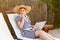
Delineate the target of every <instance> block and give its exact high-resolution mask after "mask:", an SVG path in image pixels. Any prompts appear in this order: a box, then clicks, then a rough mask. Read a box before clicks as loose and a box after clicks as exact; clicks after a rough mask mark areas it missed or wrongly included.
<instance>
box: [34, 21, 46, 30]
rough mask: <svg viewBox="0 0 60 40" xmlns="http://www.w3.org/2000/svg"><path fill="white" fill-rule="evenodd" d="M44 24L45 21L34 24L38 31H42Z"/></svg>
mask: <svg viewBox="0 0 60 40" xmlns="http://www.w3.org/2000/svg"><path fill="white" fill-rule="evenodd" d="M45 24H46V21H42V22H37V23H36V24H35V27H38V28H39V29H42V28H43V27H44V25H45Z"/></svg>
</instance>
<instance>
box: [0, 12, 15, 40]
mask: <svg viewBox="0 0 60 40" xmlns="http://www.w3.org/2000/svg"><path fill="white" fill-rule="evenodd" d="M0 40H14V39H13V37H12V35H11V34H10V32H9V29H8V27H7V24H6V22H5V20H4V18H3V15H2V13H0Z"/></svg>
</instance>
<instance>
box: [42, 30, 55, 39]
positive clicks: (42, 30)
mask: <svg viewBox="0 0 60 40" xmlns="http://www.w3.org/2000/svg"><path fill="white" fill-rule="evenodd" d="M41 31H42V32H43V33H45V34H46V35H47V36H48V37H50V38H51V39H54V37H53V36H51V35H50V34H48V33H46V32H45V31H43V30H41Z"/></svg>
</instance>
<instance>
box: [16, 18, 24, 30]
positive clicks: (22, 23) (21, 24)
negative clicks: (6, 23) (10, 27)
mask: <svg viewBox="0 0 60 40" xmlns="http://www.w3.org/2000/svg"><path fill="white" fill-rule="evenodd" d="M17 25H18V27H19V28H20V29H22V28H23V25H24V18H22V21H21V22H20V21H18V22H17Z"/></svg>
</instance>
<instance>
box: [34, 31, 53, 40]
mask: <svg viewBox="0 0 60 40" xmlns="http://www.w3.org/2000/svg"><path fill="white" fill-rule="evenodd" d="M35 36H36V37H39V38H40V39H41V38H42V39H43V40H53V39H51V38H50V37H49V36H48V35H47V33H46V32H44V31H42V30H37V31H36V32H35Z"/></svg>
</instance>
